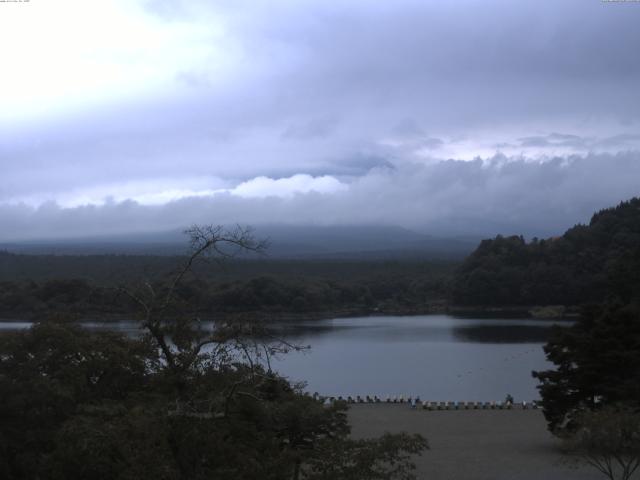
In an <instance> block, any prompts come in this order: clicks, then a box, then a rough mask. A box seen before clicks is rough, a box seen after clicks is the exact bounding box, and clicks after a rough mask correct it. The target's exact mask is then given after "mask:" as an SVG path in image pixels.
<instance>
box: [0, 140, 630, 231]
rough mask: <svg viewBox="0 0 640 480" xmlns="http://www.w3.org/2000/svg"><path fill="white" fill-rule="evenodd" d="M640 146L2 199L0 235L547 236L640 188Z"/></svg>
mask: <svg viewBox="0 0 640 480" xmlns="http://www.w3.org/2000/svg"><path fill="white" fill-rule="evenodd" d="M638 178H640V153H638V152H634V153H624V154H617V155H607V154H601V155H588V156H586V157H578V156H573V157H567V158H555V159H552V160H549V161H546V162H543V163H539V162H532V161H529V160H527V159H521V158H515V159H514V158H508V157H505V156H500V155H498V156H495V157H492V158H490V159H487V160H484V161H483V160H476V161H471V162H465V161H454V160H449V161H442V162H437V163H433V164H427V165H417V164H413V165H411V164H406V165H403V166H402V167H400V168H394V169H389V168H374V169H372V170H370V171H369V172H368V173H367V174H365V175H363V176H361V177H359V178H357V179H356V180H354V181H353V182H352V183H350V184H348V188H345V189H344V190H337V191H334V192H333V193H318V192H314V191H311V192H308V193H299V194H295V195H291V196H287V197H278V196H271V197H269V196H267V197H240V196H237V195H235V194H233V193H230V192H226V193H219V194H215V195H212V196H207V197H199V198H183V199H181V200H177V201H173V202H169V203H167V204H164V205H157V206H144V205H139V204H137V203H136V202H133V201H124V202H120V203H117V202H111V203H107V204H105V205H103V206H83V207H77V208H66V209H65V208H61V207H59V206H57V205H55V204H51V203H49V204H44V205H42V206H41V207H39V208H30V207H26V206H24V205H14V206H9V205H4V206H0V227H1V228H0V232H2V237H0V239H2V240H11V239H17V238H38V237H52V236H58V237H68V236H74V235H96V234H106V233H130V232H143V231H154V230H162V229H171V228H180V227H184V226H185V225H188V224H190V223H194V222H206V223H222V224H234V223H237V222H240V223H248V224H254V225H260V224H264V223H293V224H321V225H322V224H356V225H357V224H386V225H400V226H404V227H408V228H412V229H417V230H420V231H424V232H429V233H432V234H437V235H452V234H481V235H495V234H497V233H504V234H513V233H524V234H527V235H538V236H548V235H555V234H558V233H561V232H563V231H564V230H565V229H566V228H568V227H570V226H572V225H574V224H575V223H577V222H586V221H588V220H589V218H590V215H591V214H592V213H593V212H594V211H596V210H598V209H600V208H604V207H607V206H611V205H615V204H616V203H618V202H619V201H621V200H624V199H628V198H630V197H632V196H634V195H638V194H640V191H639V188H638V182H637V179H638Z"/></svg>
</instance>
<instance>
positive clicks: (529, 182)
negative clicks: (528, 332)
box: [0, 0, 640, 237]
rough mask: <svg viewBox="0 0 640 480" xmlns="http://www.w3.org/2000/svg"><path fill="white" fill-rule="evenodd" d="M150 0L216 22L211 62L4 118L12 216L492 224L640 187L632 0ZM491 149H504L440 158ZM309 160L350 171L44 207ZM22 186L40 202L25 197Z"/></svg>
mask: <svg viewBox="0 0 640 480" xmlns="http://www.w3.org/2000/svg"><path fill="white" fill-rule="evenodd" d="M141 4H142V5H144V7H145V8H146V10H145V12H146V15H149V19H151V20H149V22H151V21H152V23H153V25H154V28H156V27H157V28H159V29H160V30H161V31H164V30H162V29H169V28H172V27H174V26H176V25H177V26H182V27H185V28H186V29H189V31H191V30H193V31H197V32H203V33H202V35H201V36H197V38H196V39H195V40H189V41H193V42H195V43H193V44H190V43H189V44H186V45H185V48H184V49H183V50H179V51H180V52H183V51H184V52H190V51H198V52H201V51H202V52H204V54H203V55H201V56H199V57H198V58H206V60H202V61H201V60H198V61H196V62H195V63H193V64H185V65H182V64H180V69H179V71H175V72H172V77H171V78H172V82H169V83H168V84H167V85H165V86H164V87H163V88H162V89H160V90H157V91H153V92H149V94H148V95H146V96H143V95H141V96H139V97H136V98H124V97H118V98H112V97H110V96H109V95H107V94H108V93H109V92H104V93H105V98H108V99H109V100H108V102H107V101H106V100H105V102H103V103H96V104H91V105H92V106H89V104H87V106H86V107H85V108H79V109H76V110H73V111H72V110H69V111H67V112H64V113H63V114H59V115H54V116H50V117H38V118H34V119H31V120H28V121H22V122H3V121H2V120H1V118H4V117H0V168H1V171H2V182H1V183H0V209H1V210H0V211H1V212H2V213H1V214H0V215H1V216H0V221H1V222H2V223H1V224H0V225H2V226H3V232H13V233H11V234H12V235H13V234H15V235H18V236H20V235H23V236H29V237H32V236H36V235H45V236H46V235H54V234H56V232H79V231H80V230H81V229H82V228H83V227H81V226H82V225H84V226H85V227H84V228H88V229H90V230H92V231H93V230H95V231H96V232H97V231H99V230H100V229H103V230H104V231H115V230H123V229H134V228H143V229H155V228H164V227H166V226H172V225H175V224H177V223H179V222H180V221H182V220H183V219H185V218H191V217H193V220H194V221H195V220H198V221H205V220H208V219H209V218H211V219H212V221H220V222H235V221H248V222H251V223H254V222H255V221H259V220H260V219H262V218H269V219H271V220H273V221H277V220H278V219H290V220H291V221H296V222H309V221H319V222H349V221H366V222H369V223H371V222H383V223H385V222H387V223H388V222H392V221H393V222H397V223H400V224H402V225H406V226H412V227H416V228H421V229H429V228H436V227H437V229H438V231H442V232H446V231H454V230H455V231H458V230H459V231H462V230H464V228H465V227H469V228H470V229H475V230H479V231H480V230H482V228H483V227H482V225H487V224H488V223H487V222H488V219H489V218H500V219H502V221H504V222H505V223H504V225H505V228H514V229H515V230H523V229H525V228H528V229H529V230H531V231H536V232H537V231H539V232H541V233H542V232H550V231H556V230H559V229H562V228H563V227H564V226H566V223H567V222H569V223H571V222H573V221H578V220H584V216H585V215H588V213H589V212H591V211H592V210H593V209H595V208H600V207H602V206H606V205H608V204H610V203H612V202H613V203H615V202H616V201H618V200H620V199H622V198H625V196H630V195H632V194H634V193H636V191H635V190H634V187H633V180H637V179H638V178H640V175H638V173H639V172H638V167H637V166H636V165H638V163H639V160H638V158H637V153H635V152H637V151H638V150H640V135H639V134H638V132H639V131H640V95H638V94H637V86H638V85H639V84H640V56H638V55H637V51H636V50H637V49H636V48H634V47H635V46H636V45H640V29H638V28H637V25H638V24H639V23H640V8H636V6H635V5H631V4H629V5H616V4H611V3H606V2H604V3H603V2H599V1H592V2H588V1H585V0H566V1H563V2H557V1H554V0H542V1H536V2H526V3H525V2H510V1H506V0H488V1H485V2H477V1H472V0H462V1H459V2H441V1H440V2H436V1H422V0H420V1H419V0H398V1H394V2H370V1H365V0H354V1H350V2H341V1H327V0H323V1H320V0H317V1H315V0H310V1H308V2H291V1H285V0H282V1H279V0H274V1H268V2H267V1H254V0H251V1H249V0H234V1H229V0H221V1H215V2H208V1H207V2H205V1H199V0H189V1H186V0H185V1H178V0H176V1H171V2H168V1H165V0H153V1H143V2H141ZM112 27H113V30H114V31H117V25H113V26H112ZM179 38H182V37H179ZM189 38H191V37H189ZM126 61H127V62H129V63H131V61H130V59H126ZM124 65H129V64H128V63H126V62H125V63H124ZM127 68H128V67H127ZM497 151H501V152H503V153H504V155H506V156H507V157H508V158H507V157H500V156H499V155H498V156H495V157H493V155H496V152H497ZM618 152H622V153H619V154H618ZM576 155H578V156H580V157H584V158H582V159H579V158H578V156H576ZM476 156H481V157H483V158H491V160H487V161H483V162H478V161H472V162H469V163H465V162H462V161H450V162H447V161H443V160H446V159H448V158H451V159H463V158H464V159H466V160H469V159H472V158H474V157H476ZM507 160H508V161H507ZM296 174H307V175H313V176H333V177H335V178H336V179H338V180H339V181H340V182H344V183H345V184H348V185H349V188H348V190H347V191H346V192H339V193H335V194H330V195H329V194H319V193H306V194H301V195H297V196H294V198H289V199H283V198H267V199H241V198H238V197H237V196H234V195H233V194H230V193H224V194H223V193H220V194H217V195H215V196H214V197H206V196H203V195H200V196H199V197H198V198H184V199H183V200H178V201H172V202H170V203H169V204H167V205H165V206H162V205H159V206H153V207H151V206H143V205H139V204H137V203H135V202H120V203H118V202H116V203H113V204H107V205H105V206H95V205H94V206H86V207H79V208H74V209H64V208H61V207H59V206H57V205H56V204H55V203H44V204H43V205H42V206H41V207H40V208H35V209H34V208H33V205H38V204H42V203H43V202H47V201H49V200H50V201H56V200H57V201H58V203H63V202H62V201H63V199H66V198H67V197H69V196H73V195H76V196H77V197H78V198H83V195H85V194H86V192H94V193H95V192H100V195H103V196H105V197H106V196H109V195H112V196H113V197H114V198H118V199H119V198H122V197H123V196H124V197H127V196H129V197H131V198H133V197H136V195H134V194H135V193H136V192H133V193H132V192H131V190H132V189H134V190H135V186H136V185H142V186H145V187H144V188H146V186H148V185H153V184H157V185H158V190H163V191H165V190H166V191H170V190H176V191H184V192H186V193H185V195H184V196H187V197H188V196H189V193H188V192H193V191H197V192H201V193H202V192H208V191H210V190H218V189H222V190H229V189H232V188H233V187H234V186H236V185H238V184H239V183H241V182H244V181H247V180H251V179H253V178H255V177H259V176H267V177H270V178H273V179H278V178H283V177H286V178H288V177H291V176H293V175H296ZM599 180H601V182H600V183H598V181H599ZM285 183H286V182H285ZM636 183H637V182H636ZM280 184H284V183H280ZM132 185H133V187H132ZM276 185H279V184H278V183H276ZM141 188H142V187H141ZM123 192H124V193H123ZM142 193H145V194H146V192H142ZM150 193H151V194H153V192H150ZM161 193H162V192H161ZM138 196H140V195H138ZM21 201H23V202H25V203H29V204H31V205H32V206H31V207H27V206H15V205H16V204H17V203H19V202H21ZM536 205H537V206H538V208H537V209H535V208H533V207H534V206H536ZM528 209H531V211H529V210H528ZM483 215H484V217H483ZM235 217H237V218H235ZM483 218H484V220H482V219H483ZM80 219H81V220H80ZM545 222H547V223H545ZM456 225H457V226H456ZM4 226H6V228H4ZM20 232H22V233H20ZM488 233H490V232H488ZM3 234H4V235H9V233H3Z"/></svg>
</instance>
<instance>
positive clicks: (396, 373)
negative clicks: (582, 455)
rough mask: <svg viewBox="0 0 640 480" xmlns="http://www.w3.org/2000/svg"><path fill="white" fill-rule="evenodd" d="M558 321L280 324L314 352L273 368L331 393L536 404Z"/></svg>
mask: <svg viewBox="0 0 640 480" xmlns="http://www.w3.org/2000/svg"><path fill="white" fill-rule="evenodd" d="M553 324H554V322H553V321H546V320H527V319H516V320H505V319H499V320H491V319H461V318H454V317H451V316H448V315H423V316H412V317H363V318H347V319H334V320H324V321H314V322H302V323H296V324H289V325H282V326H281V327H280V328H281V332H282V334H283V336H284V337H286V338H288V339H289V340H292V341H295V342H297V343H298V344H308V345H310V346H311V349H310V351H308V352H303V353H290V354H288V355H286V356H284V357H283V358H282V359H280V360H279V361H278V362H277V363H276V364H275V365H277V367H274V368H276V369H278V370H279V371H280V372H281V373H282V374H284V375H285V376H287V377H289V378H290V379H291V380H294V381H295V380H306V381H307V382H308V390H309V391H311V392H314V391H317V392H320V393H322V394H329V395H343V396H344V395H363V396H364V395H379V396H384V395H405V396H409V395H411V396H415V395H420V397H421V398H422V399H431V400H438V401H442V400H456V401H458V400H465V401H471V400H473V401H491V400H502V399H504V397H505V395H506V394H507V393H510V394H511V395H513V396H514V397H515V398H516V400H532V399H537V398H539V395H538V392H537V390H536V388H535V386H536V381H535V380H534V379H533V378H532V377H531V371H532V370H540V369H547V368H549V367H550V364H549V363H548V362H547V361H546V360H545V357H544V352H543V350H542V345H543V344H544V343H545V342H546V339H547V336H548V334H549V332H550V328H551V326H552V325H553Z"/></svg>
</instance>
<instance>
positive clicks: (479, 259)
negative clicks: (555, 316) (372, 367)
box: [452, 198, 640, 306]
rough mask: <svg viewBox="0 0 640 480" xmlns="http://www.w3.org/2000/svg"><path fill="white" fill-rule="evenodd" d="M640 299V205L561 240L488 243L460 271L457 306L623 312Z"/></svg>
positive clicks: (605, 215) (601, 217)
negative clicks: (615, 307)
mask: <svg viewBox="0 0 640 480" xmlns="http://www.w3.org/2000/svg"><path fill="white" fill-rule="evenodd" d="M638 298H640V198H633V199H631V200H630V201H627V202H622V203H620V204H619V205H618V206H617V207H614V208H609V209H605V210H602V211H600V212H598V213H596V214H595V215H593V217H592V218H591V221H590V222H589V224H588V225H576V226H575V227H573V228H571V229H569V230H567V232H566V233H565V234H564V235H562V236H561V237H556V238H549V239H546V240H538V239H536V238H534V239H532V240H531V241H530V242H527V241H525V239H524V238H523V237H521V236H511V237H503V236H497V237H496V238H495V239H492V240H483V241H482V242H481V243H480V245H479V246H478V248H477V249H476V250H475V251H474V252H473V253H472V254H471V255H470V256H469V257H468V258H467V259H466V260H465V261H464V262H463V264H462V265H461V266H460V267H459V268H458V269H457V271H456V273H455V276H454V280H453V282H452V300H453V303H455V304H458V305H490V306H495V305H580V304H585V303H598V302H603V301H612V300H613V301H619V302H621V303H623V304H626V303H629V302H631V301H632V300H633V299H638Z"/></svg>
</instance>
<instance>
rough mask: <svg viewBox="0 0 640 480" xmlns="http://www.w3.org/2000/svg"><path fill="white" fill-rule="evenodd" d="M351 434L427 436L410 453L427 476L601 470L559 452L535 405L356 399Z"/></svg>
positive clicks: (527, 477)
mask: <svg viewBox="0 0 640 480" xmlns="http://www.w3.org/2000/svg"><path fill="white" fill-rule="evenodd" d="M349 420H350V422H351V425H352V435H353V437H355V438H367V437H373V436H378V435H381V434H382V433H384V432H391V433H397V432H401V431H406V432H409V433H420V434H422V435H423V436H425V437H426V438H427V440H428V441H429V445H430V447H431V448H430V450H428V451H426V452H425V453H423V454H422V456H420V457H418V458H416V465H417V467H418V469H417V477H418V478H419V479H428V480H457V479H472V480H556V479H557V480H578V479H579V480H592V479H593V480H597V479H600V480H601V479H602V478H603V477H602V474H600V473H598V472H597V471H596V470H595V469H593V468H592V467H589V466H587V465H578V464H576V460H575V459H573V460H572V459H570V458H567V457H566V456H563V455H562V454H561V453H560V451H559V449H558V445H559V444H558V442H557V440H556V439H554V438H553V437H552V436H551V435H550V434H549V433H548V432H547V430H546V423H545V420H544V417H543V416H542V412H541V411H540V410H452V411H450V410H447V411H427V410H412V409H411V408H410V407H409V406H407V405H406V404H404V405H400V404H398V405H394V404H391V405H388V404H375V405H370V404H362V405H360V404H358V405H352V406H351V408H350V410H349Z"/></svg>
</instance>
